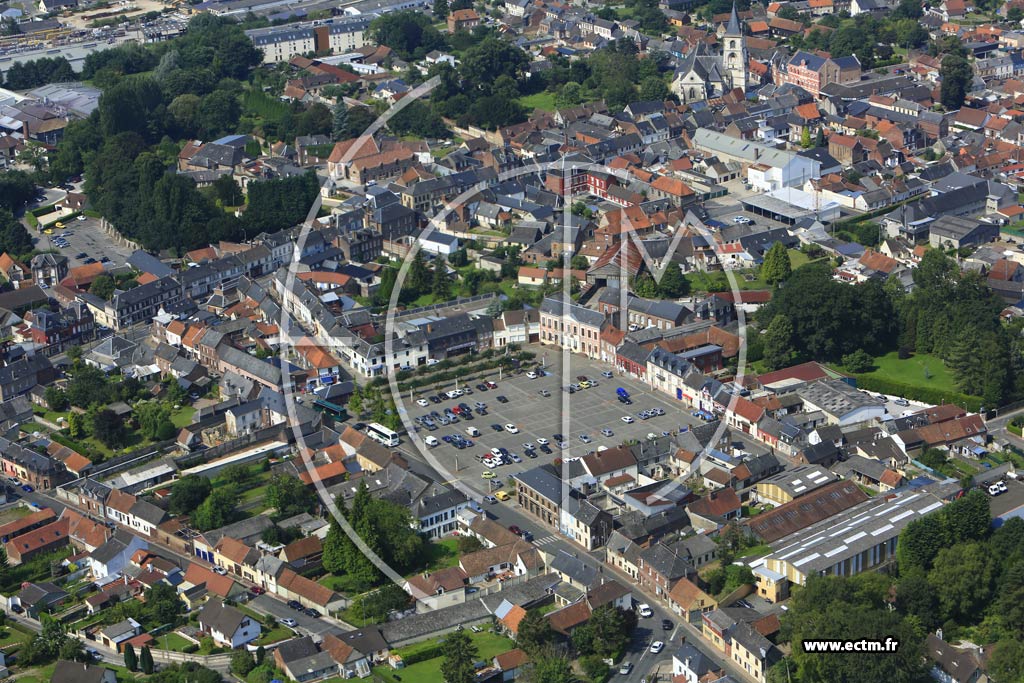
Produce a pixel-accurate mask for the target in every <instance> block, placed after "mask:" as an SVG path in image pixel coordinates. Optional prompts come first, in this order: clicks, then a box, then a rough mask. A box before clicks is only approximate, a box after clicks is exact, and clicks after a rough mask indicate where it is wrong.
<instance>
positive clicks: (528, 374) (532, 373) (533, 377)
mask: <svg viewBox="0 0 1024 683" xmlns="http://www.w3.org/2000/svg"><path fill="white" fill-rule="evenodd" d="M526 376H527V377H529V378H530V379H537V377H538V375H537V373H536V372H534V371H533V370H530V371H529V372H528V373H526Z"/></svg>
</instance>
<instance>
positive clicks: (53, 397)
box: [43, 386, 68, 412]
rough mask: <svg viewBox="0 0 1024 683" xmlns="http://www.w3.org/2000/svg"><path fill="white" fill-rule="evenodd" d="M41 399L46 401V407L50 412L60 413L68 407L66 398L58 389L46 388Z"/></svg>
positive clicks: (53, 387)
mask: <svg viewBox="0 0 1024 683" xmlns="http://www.w3.org/2000/svg"><path fill="white" fill-rule="evenodd" d="M43 398H44V399H46V405H47V407H48V408H49V409H50V410H53V411H57V412H60V411H62V410H64V409H66V408H67V407H68V396H67V394H65V393H64V390H63V389H60V388H59V387H55V386H50V387H46V392H45V393H44V394H43Z"/></svg>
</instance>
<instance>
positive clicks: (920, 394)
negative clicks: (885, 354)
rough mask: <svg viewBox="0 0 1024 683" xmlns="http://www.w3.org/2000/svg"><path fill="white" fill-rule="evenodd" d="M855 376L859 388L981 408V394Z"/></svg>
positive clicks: (937, 403) (970, 407) (937, 402)
mask: <svg viewBox="0 0 1024 683" xmlns="http://www.w3.org/2000/svg"><path fill="white" fill-rule="evenodd" d="M853 377H854V378H856V380H857V388H858V389H866V390H868V391H877V392H878V393H881V394H888V395H890V396H902V397H903V398H907V399H911V400H913V401H922V402H924V403H931V404H933V405H939V404H941V403H955V404H956V405H958V406H960V407H962V408H964V409H966V410H971V411H977V410H978V409H979V408H981V397H980V396H968V395H967V394H961V393H957V392H955V391H943V390H942V389H933V388H931V387H919V386H915V385H913V384H903V383H901V382H894V381H892V380H889V379H884V378H881V377H873V376H869V375H853ZM990 407H995V406H990Z"/></svg>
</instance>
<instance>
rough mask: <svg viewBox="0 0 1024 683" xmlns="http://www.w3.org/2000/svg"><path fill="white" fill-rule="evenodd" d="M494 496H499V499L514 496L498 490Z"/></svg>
mask: <svg viewBox="0 0 1024 683" xmlns="http://www.w3.org/2000/svg"><path fill="white" fill-rule="evenodd" d="M494 497H495V498H497V499H498V500H508V499H509V498H511V497H512V496H510V495H508V494H507V493H505V492H504V491H498V492H497V493H495V494H494Z"/></svg>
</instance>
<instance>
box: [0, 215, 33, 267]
mask: <svg viewBox="0 0 1024 683" xmlns="http://www.w3.org/2000/svg"><path fill="white" fill-rule="evenodd" d="M31 251H32V236H31V235H29V234H28V231H27V230H26V229H25V226H24V225H22V224H21V221H19V220H18V219H17V218H15V217H14V214H12V213H11V211H10V209H3V208H0V253H4V252H6V253H8V254H12V255H14V256H22V255H25V254H28V253H29V252H31Z"/></svg>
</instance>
